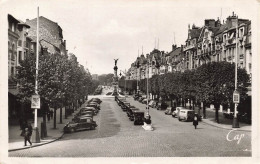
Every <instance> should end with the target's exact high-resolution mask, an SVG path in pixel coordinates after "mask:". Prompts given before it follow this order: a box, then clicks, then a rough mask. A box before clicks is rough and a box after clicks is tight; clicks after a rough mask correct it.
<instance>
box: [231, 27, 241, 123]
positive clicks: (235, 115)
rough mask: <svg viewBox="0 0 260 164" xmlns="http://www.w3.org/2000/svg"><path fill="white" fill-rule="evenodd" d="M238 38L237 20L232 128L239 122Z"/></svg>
mask: <svg viewBox="0 0 260 164" xmlns="http://www.w3.org/2000/svg"><path fill="white" fill-rule="evenodd" d="M237 38H238V22H237V26H236V54H235V91H234V93H233V102H234V103H235V109H234V118H233V125H232V128H239V122H238V119H237V106H238V104H239V100H240V95H239V92H238V91H237V48H238V47H237V40H238V39H237Z"/></svg>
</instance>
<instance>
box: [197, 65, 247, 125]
mask: <svg viewBox="0 0 260 164" xmlns="http://www.w3.org/2000/svg"><path fill="white" fill-rule="evenodd" d="M195 77H196V86H195V89H196V93H197V98H198V99H199V100H200V101H203V102H204V103H207V104H214V106H215V109H216V110H215V111H216V114H215V118H216V121H217V122H219V119H218V108H219V105H220V104H227V103H231V102H232V95H233V92H234V89H235V65H234V64H230V63H228V62H211V63H208V64H204V65H202V66H200V67H199V68H198V69H197V70H196V72H195ZM248 81H249V76H248V74H247V73H246V71H245V70H244V69H238V91H239V92H240V94H241V99H245V98H246V92H247V86H248Z"/></svg>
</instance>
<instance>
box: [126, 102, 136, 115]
mask: <svg viewBox="0 0 260 164" xmlns="http://www.w3.org/2000/svg"><path fill="white" fill-rule="evenodd" d="M135 108H136V107H135V106H132V105H130V106H128V107H127V108H126V114H127V116H128V117H130V113H131V109H135Z"/></svg>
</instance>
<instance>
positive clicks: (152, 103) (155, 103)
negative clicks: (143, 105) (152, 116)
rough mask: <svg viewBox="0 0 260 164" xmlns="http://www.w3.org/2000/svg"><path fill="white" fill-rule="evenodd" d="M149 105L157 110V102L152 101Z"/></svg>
mask: <svg viewBox="0 0 260 164" xmlns="http://www.w3.org/2000/svg"><path fill="white" fill-rule="evenodd" d="M148 105H149V107H151V108H156V106H157V101H155V100H151V101H150V102H149V104H148Z"/></svg>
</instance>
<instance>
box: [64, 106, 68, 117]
mask: <svg viewBox="0 0 260 164" xmlns="http://www.w3.org/2000/svg"><path fill="white" fill-rule="evenodd" d="M67 118H68V106H67V105H65V119H67Z"/></svg>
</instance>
